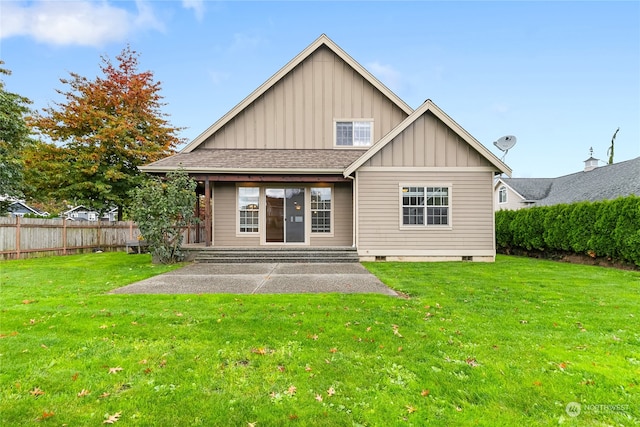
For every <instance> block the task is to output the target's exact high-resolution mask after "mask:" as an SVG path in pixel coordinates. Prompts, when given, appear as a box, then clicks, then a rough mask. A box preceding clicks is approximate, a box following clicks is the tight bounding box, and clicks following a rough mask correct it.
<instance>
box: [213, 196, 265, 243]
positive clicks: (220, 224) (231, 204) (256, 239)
mask: <svg viewBox="0 0 640 427" xmlns="http://www.w3.org/2000/svg"><path fill="white" fill-rule="evenodd" d="M236 206H237V201H236V184H235V183H215V185H214V186H213V218H214V220H213V245H214V246H221V247H245V246H249V247H255V246H260V236H259V235H258V234H249V235H246V236H241V237H237V236H236V230H237V229H238V224H237V222H236V221H237V216H236V211H237V208H236Z"/></svg>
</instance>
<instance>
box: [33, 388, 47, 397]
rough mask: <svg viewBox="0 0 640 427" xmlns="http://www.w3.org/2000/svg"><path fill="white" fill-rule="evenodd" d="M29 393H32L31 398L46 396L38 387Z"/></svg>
mask: <svg viewBox="0 0 640 427" xmlns="http://www.w3.org/2000/svg"><path fill="white" fill-rule="evenodd" d="M29 393H31V396H34V397H38V396H42V395H43V394H44V391H42V390H41V389H40V387H36V388H34V389H33V390H31V391H30V392H29Z"/></svg>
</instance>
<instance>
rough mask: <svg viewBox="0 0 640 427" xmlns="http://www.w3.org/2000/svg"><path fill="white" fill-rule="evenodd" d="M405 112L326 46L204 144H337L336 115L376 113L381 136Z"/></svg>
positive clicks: (364, 116)
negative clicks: (335, 136) (335, 134)
mask: <svg viewBox="0 0 640 427" xmlns="http://www.w3.org/2000/svg"><path fill="white" fill-rule="evenodd" d="M406 117H407V113H405V112H404V111H403V110H402V109H400V108H399V107H398V106H397V105H395V104H394V103H393V102H392V101H391V100H390V99H389V98H387V97H386V96H385V95H384V94H383V93H382V92H380V91H379V90H378V89H377V88H375V87H374V86H373V85H372V84H370V83H369V82H368V81H367V80H366V79H364V78H363V77H362V76H361V75H360V74H359V73H358V72H357V71H355V70H354V69H353V68H352V67H351V66H350V65H348V64H347V63H346V62H345V61H344V60H342V59H341V58H340V57H339V56H337V55H336V54H335V53H333V52H332V51H331V50H330V49H329V48H327V47H326V46H322V47H321V48H319V49H318V50H316V51H315V52H314V53H313V54H311V55H310V56H309V57H308V58H306V59H305V60H304V61H302V62H301V63H300V64H299V65H298V66H296V67H295V68H294V69H292V70H291V71H290V72H289V73H288V74H286V75H285V76H284V77H283V78H282V79H281V80H279V81H278V82H277V83H276V84H275V85H273V86H272V87H271V88H269V89H268V90H267V91H266V92H265V93H263V94H262V95H261V96H259V97H258V98H257V99H256V100H255V101H254V102H252V103H251V104H249V105H248V106H247V107H246V108H245V109H244V110H242V111H241V112H240V113H238V114H237V115H236V116H235V117H234V118H232V119H231V120H230V121H229V122H228V123H226V124H225V125H224V126H223V127H222V128H221V129H219V130H218V131H217V132H215V133H214V134H213V135H211V136H210V137H209V138H208V139H207V140H206V141H205V142H204V143H203V144H202V145H201V146H200V147H202V148H239V149H242V148H253V149H256V148H258V149H333V148H334V120H336V119H338V120H339V119H373V120H374V128H373V132H374V135H373V137H374V139H375V140H377V139H380V138H381V137H382V136H383V135H385V134H387V133H388V132H389V131H390V130H391V129H393V128H394V127H395V126H396V125H398V124H399V123H400V122H401V121H402V120H404V119H405V118H406Z"/></svg>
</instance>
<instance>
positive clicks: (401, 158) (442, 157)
mask: <svg viewBox="0 0 640 427" xmlns="http://www.w3.org/2000/svg"><path fill="white" fill-rule="evenodd" d="M363 166H388V167H401V166H402V167H478V166H491V164H490V163H489V161H488V160H487V159H485V158H484V157H483V156H482V155H481V154H480V153H478V152H477V151H476V150H475V149H474V148H473V147H472V146H471V145H469V144H468V143H467V142H466V141H464V140H463V139H462V138H461V137H460V136H458V135H457V134H456V133H455V132H454V131H452V130H451V129H450V128H449V127H448V126H447V125H445V124H444V123H443V122H442V121H441V120H439V119H438V118H437V117H436V116H435V115H433V114H432V113H431V112H429V111H427V112H426V113H425V114H423V115H422V117H419V118H418V119H416V121H415V122H413V123H412V124H411V125H409V126H408V127H407V128H406V129H405V130H404V131H403V132H402V133H401V134H400V135H398V136H397V137H396V138H394V139H393V140H392V141H390V142H389V143H388V144H387V145H386V146H385V147H384V148H383V149H382V150H380V152H379V153H377V154H376V155H375V156H373V157H372V158H371V159H369V160H368V161H367V162H366V163H365V164H364V165H363Z"/></svg>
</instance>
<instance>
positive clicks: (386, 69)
mask: <svg viewBox="0 0 640 427" xmlns="http://www.w3.org/2000/svg"><path fill="white" fill-rule="evenodd" d="M367 69H368V70H369V71H370V72H371V74H373V75H374V76H375V77H376V78H377V79H378V80H380V81H381V82H382V83H384V84H385V85H386V86H387V87H388V88H389V89H391V90H392V91H394V92H398V91H399V90H400V86H401V84H402V75H401V74H400V72H399V71H397V70H396V69H394V68H393V67H392V66H390V65H385V64H381V63H379V62H378V61H376V62H371V63H369V64H367Z"/></svg>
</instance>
